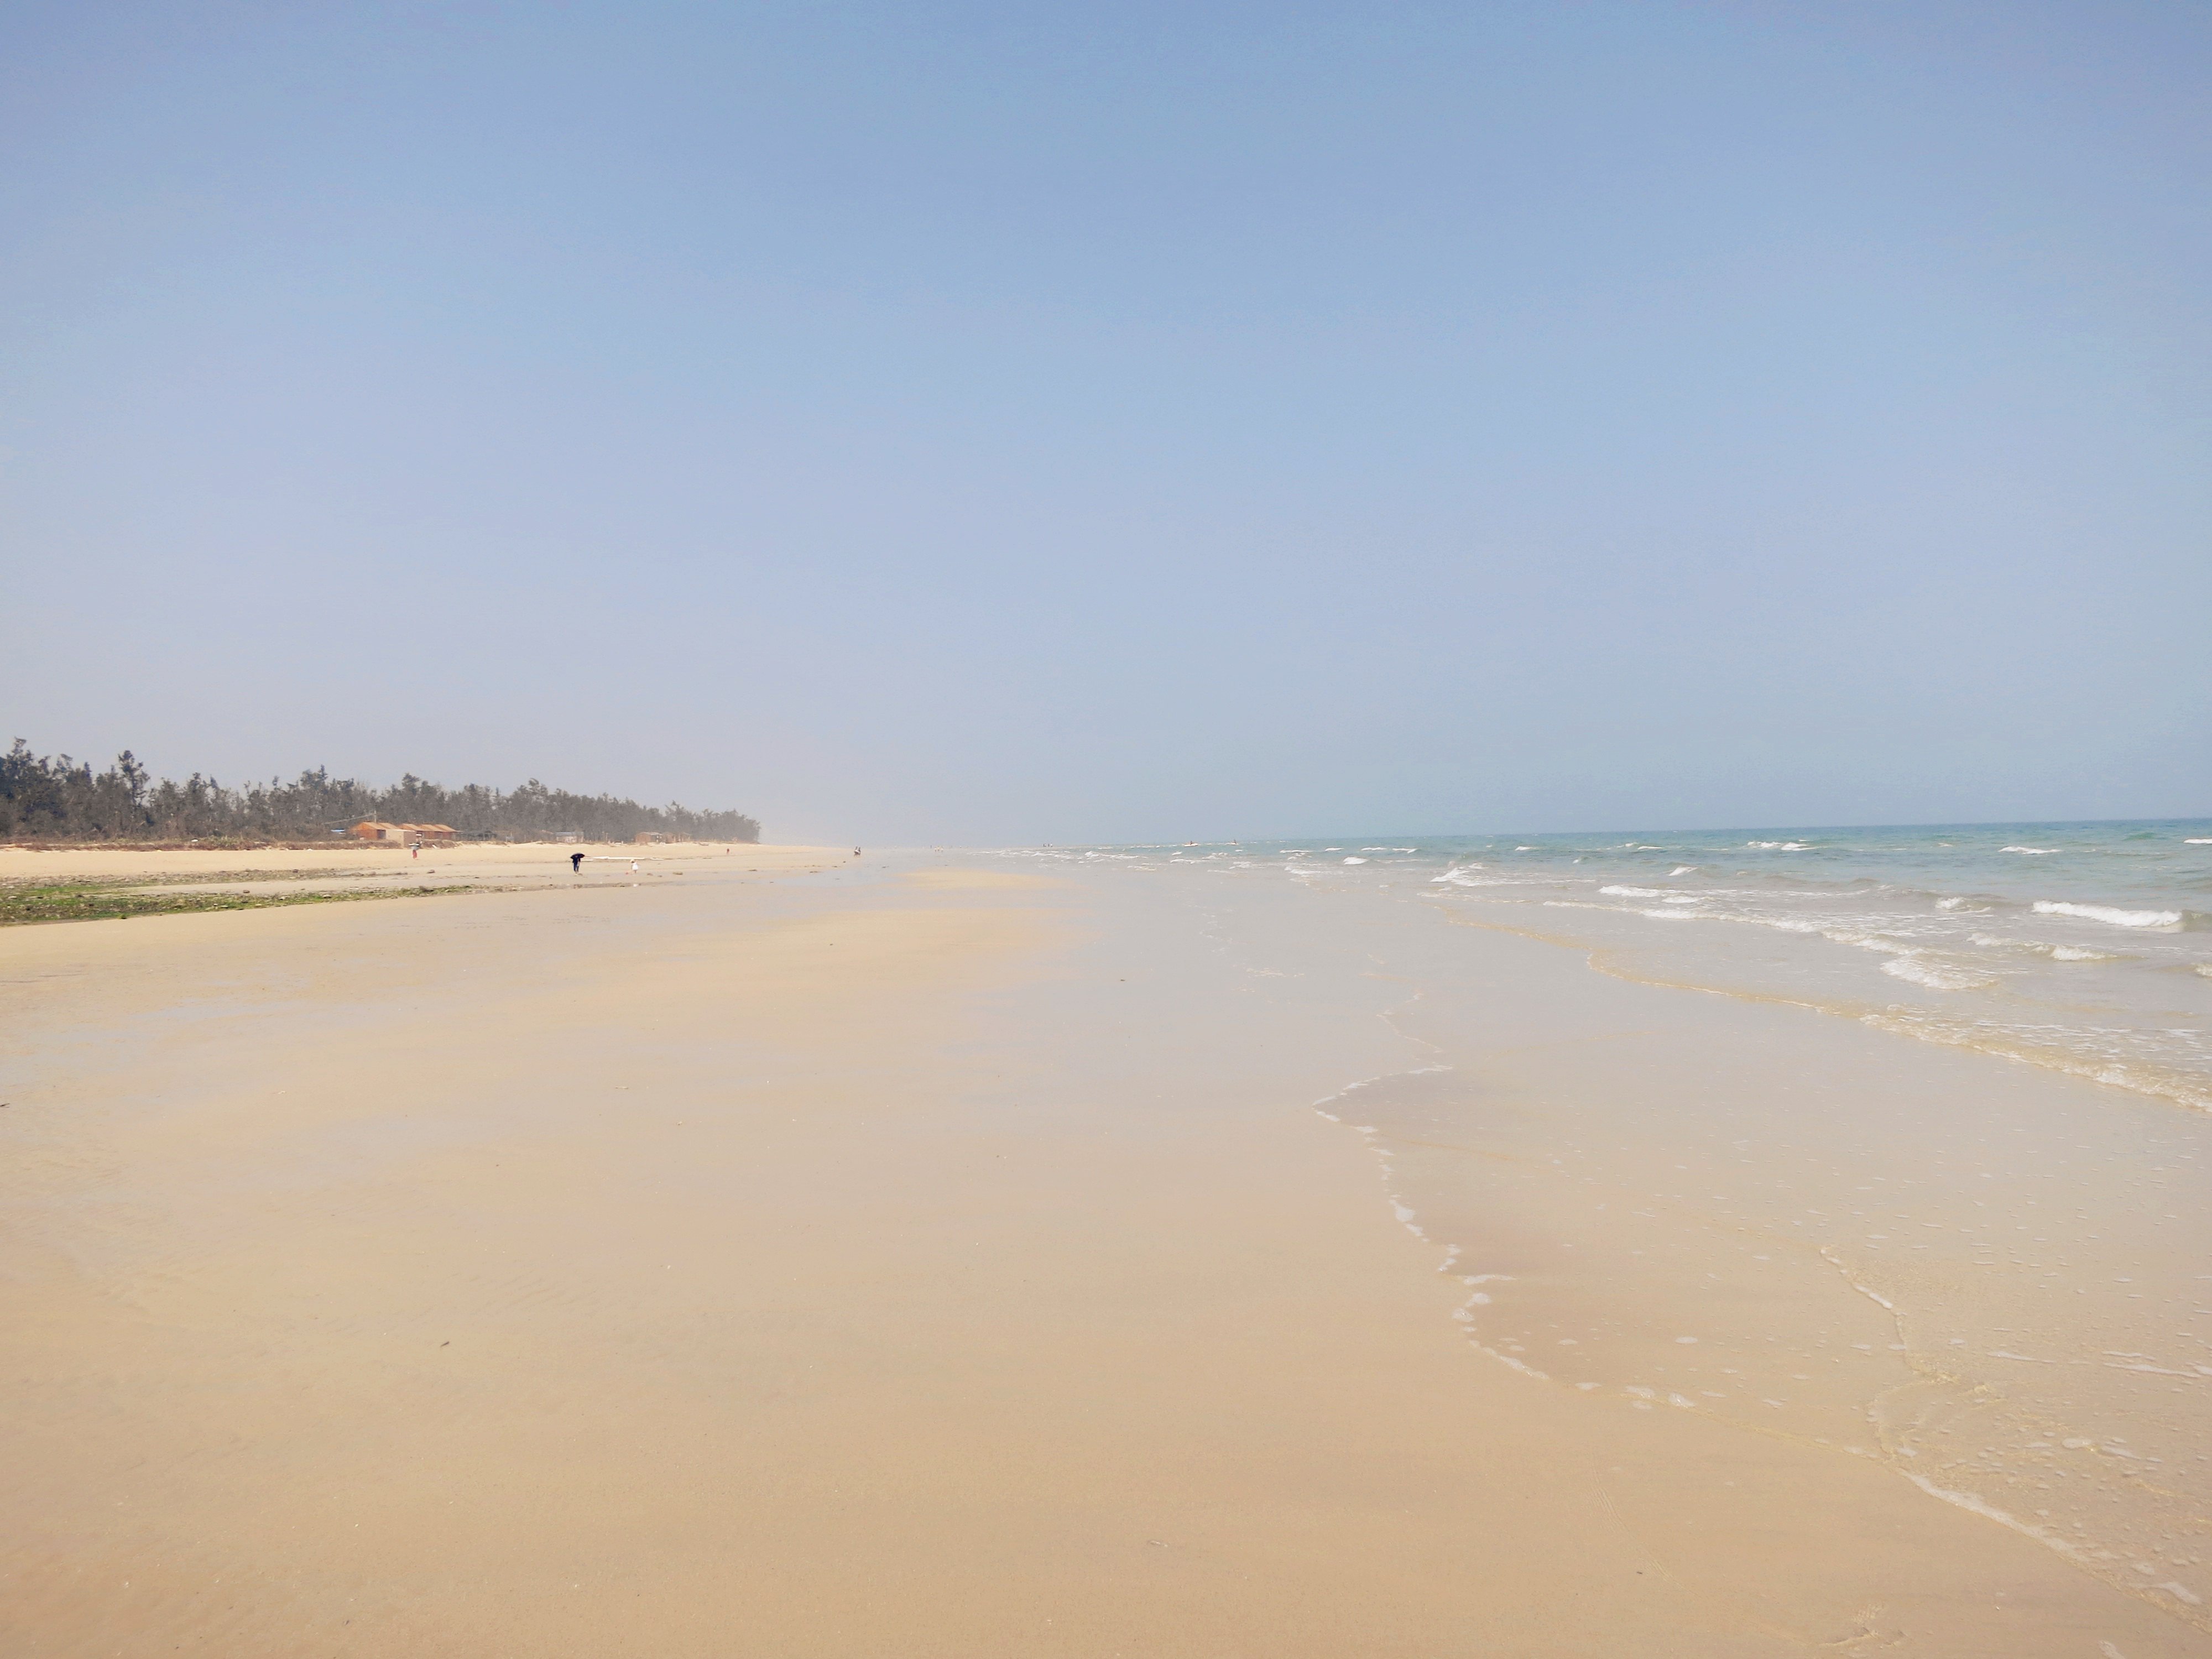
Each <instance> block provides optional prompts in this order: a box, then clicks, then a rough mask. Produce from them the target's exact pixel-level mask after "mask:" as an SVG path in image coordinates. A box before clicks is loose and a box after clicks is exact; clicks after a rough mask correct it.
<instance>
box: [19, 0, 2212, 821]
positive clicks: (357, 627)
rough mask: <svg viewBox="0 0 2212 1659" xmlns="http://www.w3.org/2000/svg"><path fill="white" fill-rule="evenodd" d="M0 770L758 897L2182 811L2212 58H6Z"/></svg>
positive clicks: (1873, 43) (1228, 36) (1607, 39)
mask: <svg viewBox="0 0 2212 1659" xmlns="http://www.w3.org/2000/svg"><path fill="white" fill-rule="evenodd" d="M0 42H4V50H0V574H4V578H5V587H6V592H7V600H6V603H5V605H4V606H0V713H4V714H5V716H6V721H7V724H8V726H9V730H8V732H5V733H3V734H0V738H4V737H11V736H14V735H16V734H17V733H19V732H20V733H21V735H23V736H25V737H27V738H31V739H32V740H33V744H35V745H37V746H38V747H40V749H42V750H43V749H67V750H71V751H72V752H75V753H77V754H80V755H90V756H95V757H105V756H106V755H107V754H110V753H112V752H113V750H116V749H118V748H119V747H121V746H123V745H124V744H130V745H131V746H133V747H134V748H135V749H137V751H138V752H139V754H140V755H141V756H142V757H144V758H146V759H147V760H149V762H150V763H153V764H154V765H155V768H156V769H157V770H168V771H182V770H189V769H193V768H196V767H197V768H207V769H214V770H215V771H216V772H217V773H218V774H219V775H223V776H226V777H228V778H237V777H240V776H241V775H270V774H273V773H276V772H280V771H281V772H286V773H289V772H290V771H293V770H295V769H298V768H300V767H302V766H307V765H313V764H318V763H320V764H327V765H329V766H330V767H331V769H334V770H337V771H341V772H347V773H351V774H355V775H362V776H366V777H370V778H374V779H377V780H380V781H381V780H386V779H388V778H390V777H392V776H393V775H397V774H398V772H399V771H400V770H401V769H414V770H416V771H417V772H420V773H424V774H427V775H432V776H435V777H438V778H441V779H443V780H445V781H452V782H458V781H463V780H464V779H476V780H482V781H494V782H501V783H513V782H517V781H520V780H521V779H523V778H524V777H526V776H529V775H538V776H541V777H544V779H546V780H548V781H555V782H559V783H562V784H564V785H567V786H568V787H584V788H597V787H605V788H610V789H613V790H617V791H618V792H621V793H635V794H638V795H641V796H644V797H647V798H650V799H665V798H669V797H671V796H672V797H676V798H680V799H684V800H685V801H687V802H692V803H695V804H702V805H734V806H738V807H742V808H744V809H745V810H748V811H754V812H756V813H757V814H758V815H759V816H761V817H763V819H764V820H765V821H766V823H767V824H768V828H769V835H770V836H771V838H781V839H799V838H806V837H812V836H823V837H826V838H833V839H835V838H843V839H859V840H863V841H867V842H889V841H903V842H1015V841H1036V840H1054V841H1077V840H1121V839H1139V838H1152V837H1171V838H1177V839H1181V838H1186V837H1210V836H1267V835H1297V834H1333V833H1338V832H1345V833H1361V832H1367V831H1374V832H1377V833H1379V832H1382V831H1384V830H1399V831H1423V832H1431V833H1435V832H1446V831H1451V830H1480V829H1598V828H1616V827H1617V828H1661V827H1668V826H1701V825H1712V824H1727V823H1844V822H1899V821H1930V820H1942V821H1958V820H1966V819H1994V818H2013V817H2100V816H2137V815H2167V814H2173V815H2179V814H2185V813H2199V812H2205V811H2212V648H2208V638H2212V629H2209V628H2208V623H2212V511H2208V509H2212V466H2209V465H2208V460H2212V453H2208V451H2212V425H2208V418H2207V416H2208V406H2212V325H2208V323H2209V322H2212V319H2208V309H2207V297H2206V296H2207V295H2212V192H2208V191H2206V189H2205V187H2204V182H2203V181H2204V180H2205V179H2208V178H2212V142H2208V141H2209V140H2212V114H2208V106H2207V104H2206V100H2204V99H2203V91H2202V89H2203V86H2204V85H2205V84H2206V81H2207V76H2208V72H2212V12H2207V11H2206V10H2204V9H2202V8H2198V7H2191V6H2185V5H2160V6H2145V5H2130V4H2127V3H2112V0H2107V3H2100V4H2095V5H2087V4H2084V5H2074V6H2039V5H2034V4H2026V5H2021V4H2007V5H2002V6H1997V5H1992V6H1983V7H1947V6H1942V5H1911V6H1905V5H1895V6H1891V5H1881V4H1875V5H1865V4H1852V5H1842V4H1838V5H1827V6H1822V5H1790V6H1781V5H1775V6H1748V5H1726V4H1721V5H1716V4H1696V5H1668V4H1662V3H1639V4H1603V3H1595V4H1577V5H1572V6H1536V5H1525V6H1523V5H1492V6H1474V5H1457V6H1449V7H1446V6H1441V5H1410V4H1409V5H1398V6H1386V7H1375V6H1359V7H1354V6H1350V5H1340V6H1310V5H1309V6H1300V5H1295V4H1291V5H1283V4H1276V5H1268V6H1260V5H1249V6H1243V5H1223V4H1211V5H1209V4H1203V3H1185V4H1178V5H1173V6H1169V5H1158V6H1152V5H1144V4H1117V5H1114V6H1110V7H1106V6H1098V7H1084V6H1071V5H1057V6H1051V7H1045V6H933V5H908V6H897V7H874V6H862V5H852V6H829V5H821V6H795V5H772V4H771V5H759V6H738V5H711V6H710V5H698V6H690V5H647V6H627V7H615V6H602V5H589V4H575V5H567V6H560V7H553V6H521V5H514V6H487V5H476V6H471V5H465V4H464V5H441V6H435V7H432V6H410V5H405V4H400V5H391V6H379V7H373V8H372V7H366V6H363V7H346V6H313V7H306V6H300V7H293V6H279V5H253V6H246V5H232V6H226V5H220V4H204V3H203V4H197V5H191V6H166V5H155V6H131V5H107V6H94V7H86V6H81V5H52V6H47V5H39V4H19V5H16V6H14V7H11V8H9V9H8V11H7V12H6V14H5V15H4V17H0Z"/></svg>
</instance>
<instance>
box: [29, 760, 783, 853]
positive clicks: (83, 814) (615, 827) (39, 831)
mask: <svg viewBox="0 0 2212 1659" xmlns="http://www.w3.org/2000/svg"><path fill="white" fill-rule="evenodd" d="M364 818H376V819H382V820H384V821H386V822H388V823H447V824H451V825H452V826H453V828H454V829H457V830H459V832H460V833H461V834H462V835H464V836H476V837H478V838H483V839H499V840H506V841H532V840H538V839H541V838H543V837H544V836H550V835H556V834H559V833H561V832H563V831H567V830H575V831H578V832H580V834H582V835H583V836H586V837H587V838H588V839H591V840H593V841H628V840H629V839H630V838H631V837H633V836H636V835H637V834H639V833H640V832H641V831H643V830H648V829H649V830H656V831H659V833H661V834H664V835H672V836H681V837H683V838H684V839H686V840H690V841H724V842H735V841H758V840H759V839H760V825H759V823H757V822H756V821H754V820H753V819H751V818H749V817H746V816H745V815H744V813H743V812H700V811H693V810H692V809H691V808H690V807H688V806H679V805H676V804H675V803H673V802H671V803H670V804H669V805H666V806H641V805H639V804H638V803H637V802H635V801H634V800H620V799H617V798H616V797H614V796H612V795H576V794H571V793H569V792H568V791H567V790H566V789H550V788H548V787H546V786H545V785H544V784H542V783H540V782H538V780H537V779H535V778H532V780H531V781H529V782H527V783H526V784H524V785H523V786H522V787H520V788H519V789H507V790H500V789H491V788H487V787H485V786H484V785H483V784H480V783H471V784H465V785H464V786H462V787H460V788H459V789H447V788H444V787H441V786H440V785H438V784H435V783H430V782H428V781H425V780H423V779H422V778H418V777H416V776H415V775H414V774H412V773H411V772H410V773H409V774H408V775H406V776H404V777H403V778H401V779H400V780H399V781H398V783H396V784H394V785H392V787H390V788H388V789H376V788H372V787H370V786H368V784H365V783H362V782H360V781H357V780H356V779H353V778H334V777H332V776H331V775H330V774H329V773H328V772H327V771H325V769H323V768H321V767H317V768H316V769H314V770H313V771H312V772H302V773H301V774H300V775H299V776H298V777H297V778H296V779H295V780H294V781H292V782H290V783H286V782H284V781H283V780H281V779H276V778H272V779H270V781H269V782H267V783H265V784H261V783H249V784H246V785H245V786H244V787H240V788H232V787H228V786H227V785H224V784H221V783H217V782H216V781H215V780H214V779H213V778H206V777H202V776H201V775H199V774H198V773H197V772H195V773H193V774H192V775H191V776H190V777H189V778H186V779H185V781H183V782H182V783H177V782H174V781H172V780H170V779H167V778H161V779H158V780H157V779H155V777H154V775H152V774H151V773H149V771H148V770H147V769H145V767H143V766H142V765H140V764H139V763H138V759H137V757H136V756H134V755H133V754H131V751H130V750H127V749H126V750H124V751H123V752H122V753H121V754H120V755H118V756H117V757H115V763H114V764H113V765H112V766H110V767H109V768H108V769H106V771H104V772H94V770H93V769H92V767H91V764H90V763H88V762H82V761H74V760H71V759H70V757H68V756H67V755H34V754H33V753H32V752H31V746H30V744H27V743H26V742H24V740H23V739H22V738H16V739H15V746H14V747H13V748H11V749H10V750H8V752H7V753H6V754H4V755H0V840H8V841H25V840H39V841H189V840H203V841H204V840H208V839H211V838H236V839H264V840H272V841H307V840H313V839H317V838H320V837H327V836H329V835H330V833H331V831H332V830H333V829H349V828H351V827H352V826H353V825H354V824H356V823H360V822H361V821H362V819H364Z"/></svg>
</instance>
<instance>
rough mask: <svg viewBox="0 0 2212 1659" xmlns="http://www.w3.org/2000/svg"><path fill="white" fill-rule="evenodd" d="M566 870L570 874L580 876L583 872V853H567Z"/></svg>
mask: <svg viewBox="0 0 2212 1659" xmlns="http://www.w3.org/2000/svg"><path fill="white" fill-rule="evenodd" d="M568 870H569V873H570V874H572V875H579V876H580V875H581V874H583V873H584V855H583V854H581V853H571V854H568Z"/></svg>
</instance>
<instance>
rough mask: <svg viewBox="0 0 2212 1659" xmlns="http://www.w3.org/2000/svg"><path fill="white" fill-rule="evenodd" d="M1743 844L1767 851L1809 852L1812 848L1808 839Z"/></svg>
mask: <svg viewBox="0 0 2212 1659" xmlns="http://www.w3.org/2000/svg"><path fill="white" fill-rule="evenodd" d="M1744 845H1745V846H1746V847H1756V848H1761V849H1762V850H1764V851H1765V852H1769V853H1809V852H1811V851H1812V850H1813V843H1812V842H1809V841H1747V842H1744Z"/></svg>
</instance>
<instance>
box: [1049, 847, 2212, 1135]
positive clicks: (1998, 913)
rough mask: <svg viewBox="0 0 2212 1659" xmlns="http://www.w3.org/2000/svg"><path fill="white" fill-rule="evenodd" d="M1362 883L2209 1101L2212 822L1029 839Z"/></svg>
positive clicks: (1332, 882) (1650, 974)
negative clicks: (1145, 843)
mask: <svg viewBox="0 0 2212 1659" xmlns="http://www.w3.org/2000/svg"><path fill="white" fill-rule="evenodd" d="M1026 856H1029V857H1034V858H1039V859H1045V860H1080V861H1084V862H1089V863H1098V862H1103V863H1111V864H1117V865H1121V866H1127V867H1129V868H1132V869H1160V870H1165V869H1171V868H1182V869H1194V870H1201V871H1206V872H1213V873H1218V874H1219V875H1221V876H1224V877H1234V878H1243V879H1277V880H1289V881H1292V882H1296V883H1298V884H1304V885H1321V886H1326V887H1328V888H1331V889H1335V890H1371V891H1372V892H1374V893H1375V894H1376V896H1378V897H1383V896H1389V897H1392V898H1396V899H1401V900H1402V899H1405V898H1407V897H1409V896H1411V897H1416V898H1418V899H1419V901H1420V902H1426V903H1431V904H1434V905H1437V906H1438V907H1439V908H1442V909H1443V910H1444V911H1446V912H1447V913H1448V914H1449V915H1451V916H1452V917H1453V918H1454V919H1455V920H1458V921H1465V922H1468V923H1471V924H1474V925H1477V926H1494V927H1510V928H1512V929H1514V930H1515V931H1516V932H1525V933H1537V934H1540V935H1542V936H1544V937H1547V938H1550V939H1556V940H1558V941H1559V943H1561V944H1563V945H1573V946H1576V947H1578V948H1581V949H1583V950H1586V951H1589V953H1590V959H1591V962H1592V964H1593V965H1594V966H1595V967H1598V968H1600V969H1601V970H1604V971H1608V972H1614V973H1619V974H1621V975H1624V976H1626V977H1632V978H1638V979H1646V980H1650V981H1658V982H1663V983H1673V984H1680V985H1683V986H1686V987H1696V988H1699V989H1704V990H1710V991H1715V992H1720V993H1723V994H1730V995H1738V996H1745V997H1753V998H1759V999H1764V1000H1781V1001H1787V1002H1791V1003H1796V1004H1799V1005H1802V1006H1807V1007H1811V1008H1816V1009H1819V1010H1820V1011H1822V1012H1828V1013H1832V1014H1834V1015H1837V1016H1838V1017H1841V1018H1854V1019H1859V1020H1863V1021H1865V1022H1867V1023H1868V1024H1872V1025H1875V1026H1877V1027H1880V1028H1881V1029H1884V1030H1891V1031H1894V1032H1896V1033H1897V1034H1899V1036H1908V1037H1912V1038H1917V1039H1919V1040H1922V1041H1926V1042H1940V1043H1944V1044H1948V1045H1953V1046H1958V1047H1964V1048H1973V1049H1977V1050H1979V1051H1982V1052H1984V1053H1987V1054H1990V1055H1992V1056H1993V1057H1996V1058H2001V1059H2003V1060H2011V1061H2014V1062H2017V1063H2021V1064H2027V1065H2034V1066H2046V1067H2051V1068H2054V1069H2057V1070H2060V1071H2065V1072H2069V1073H2075V1074H2076V1075H2080V1076H2083V1077H2087V1078H2089V1079H2093V1080H2095V1081H2097V1082H2100V1083H2103V1084H2106V1085H2111V1086H2114V1087H2118V1088H2124V1089H2127V1090H2130V1091H2134V1092H2136V1093H2138V1094H2145V1095H2152V1096H2156V1097H2161V1098H2164V1099H2167V1100H2170V1101H2172V1102H2173V1103H2176V1104H2178V1105H2183V1106H2187V1107H2191V1108H2194V1109H2199V1110H2212V1039H2208V1032H2207V1025H2208V1016H2212V819H2173V820H2161V821H2156V822H2117V823H2003V824H1929V825H1909V826H1895V827H1880V828H1864V827H1853V828H1842V829H1834V828H1831V829H1822V828H1792V829H1730V830H1701V831H1696V832H1683V831H1680V830H1674V831H1663V832H1653V833H1649V834H1643V835H1634V834H1622V833H1614V834H1607V835H1571V836H1541V835H1528V836H1462V837H1438V836H1403V837H1399V836H1361V837H1352V836H1344V837H1339V838H1337V839H1335V840H1331V841H1314V842H1226V843H1222V842H1215V843H1207V844H1192V845H1187V846H1149V847H1116V848H1045V849H1036V850H1033V851H1030V853H1028V854H1026Z"/></svg>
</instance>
